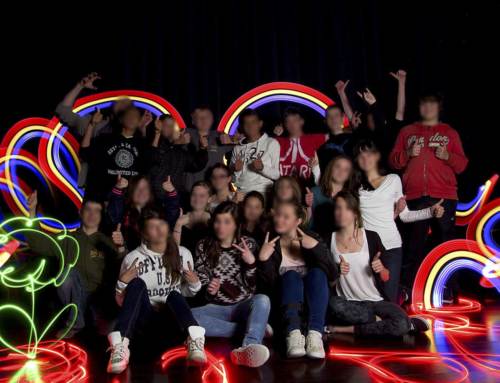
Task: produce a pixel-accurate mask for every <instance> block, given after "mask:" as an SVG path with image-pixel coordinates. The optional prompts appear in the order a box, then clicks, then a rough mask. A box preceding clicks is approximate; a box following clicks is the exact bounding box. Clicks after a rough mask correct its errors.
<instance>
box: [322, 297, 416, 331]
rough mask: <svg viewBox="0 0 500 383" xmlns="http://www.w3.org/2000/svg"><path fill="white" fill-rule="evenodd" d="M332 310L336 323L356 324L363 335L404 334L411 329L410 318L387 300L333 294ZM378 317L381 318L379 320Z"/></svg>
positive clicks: (331, 299)
mask: <svg viewBox="0 0 500 383" xmlns="http://www.w3.org/2000/svg"><path fill="white" fill-rule="evenodd" d="M329 305H330V310H331V314H332V316H333V320H334V322H335V323H336V324H339V325H346V326H351V325H352V326H354V333H355V334H356V335H361V336H363V335H364V336H402V335H405V334H407V333H408V332H409V331H410V325H411V324H410V319H409V318H408V315H406V313H405V312H404V311H403V309H402V308H401V307H399V306H398V305H396V304H394V303H391V302H386V301H378V302H372V301H348V300H347V299H345V298H342V297H338V296H332V297H331V298H330V303H329ZM376 317H379V318H380V319H381V320H380V321H377V320H376Z"/></svg>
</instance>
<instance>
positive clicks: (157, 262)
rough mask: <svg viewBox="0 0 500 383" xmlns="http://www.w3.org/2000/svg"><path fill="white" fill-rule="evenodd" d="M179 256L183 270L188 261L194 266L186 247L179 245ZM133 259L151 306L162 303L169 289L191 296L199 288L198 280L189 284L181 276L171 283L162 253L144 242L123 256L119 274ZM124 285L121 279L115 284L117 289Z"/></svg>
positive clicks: (122, 287) (185, 268) (119, 289)
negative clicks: (151, 248)
mask: <svg viewBox="0 0 500 383" xmlns="http://www.w3.org/2000/svg"><path fill="white" fill-rule="evenodd" d="M179 256H180V257H181V264H182V268H183V269H184V270H188V262H189V263H190V264H191V267H194V262H193V256H192V255H191V252H190V251H189V250H188V249H186V248H185V247H183V246H179ZM135 259H137V263H136V265H137V267H138V273H137V277H138V278H141V279H142V280H143V281H144V282H145V283H146V287H147V290H148V296H149V302H150V303H151V305H152V306H153V307H158V306H160V305H161V304H164V303H165V302H166V300H167V297H168V294H170V292H171V291H177V292H180V293H181V294H182V295H184V296H188V297H192V296H194V295H196V293H197V292H198V291H199V290H200V289H201V282H200V281H198V282H197V283H195V284H189V283H187V282H185V281H184V280H183V279H182V278H181V279H182V280H181V281H177V282H176V283H172V278H171V276H170V275H167V273H166V269H165V267H164V266H163V254H159V253H155V252H153V251H151V250H150V249H149V248H148V247H147V246H146V245H145V244H142V245H140V246H139V247H138V248H137V249H135V250H134V251H132V252H130V253H128V254H127V255H126V256H125V258H123V261H122V266H121V270H120V274H122V273H123V272H125V271H126V270H127V269H128V268H129V267H130V266H131V265H132V263H133V262H134V260H135ZM126 287H127V284H125V283H123V282H121V281H118V282H117V284H116V288H117V290H118V291H123V290H125V288H126Z"/></svg>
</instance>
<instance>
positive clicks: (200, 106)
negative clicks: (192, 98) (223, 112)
mask: <svg viewBox="0 0 500 383" xmlns="http://www.w3.org/2000/svg"><path fill="white" fill-rule="evenodd" d="M197 110H208V111H209V112H211V113H213V111H212V108H210V106H209V105H208V104H200V105H198V106H195V107H194V108H193V111H192V112H191V114H193V113H194V112H196V111H197Z"/></svg>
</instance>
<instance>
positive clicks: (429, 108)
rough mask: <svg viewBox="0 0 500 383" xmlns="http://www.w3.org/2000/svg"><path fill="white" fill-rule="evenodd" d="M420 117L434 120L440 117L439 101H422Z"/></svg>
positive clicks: (424, 119)
mask: <svg viewBox="0 0 500 383" xmlns="http://www.w3.org/2000/svg"><path fill="white" fill-rule="evenodd" d="M420 117H422V120H423V121H432V120H438V119H439V103H437V102H435V101H426V102H421V103H420Z"/></svg>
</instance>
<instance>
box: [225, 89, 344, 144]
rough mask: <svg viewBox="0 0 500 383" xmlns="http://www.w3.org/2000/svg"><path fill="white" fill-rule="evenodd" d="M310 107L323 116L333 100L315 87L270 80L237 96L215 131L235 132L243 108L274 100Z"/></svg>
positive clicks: (231, 133)
mask: <svg viewBox="0 0 500 383" xmlns="http://www.w3.org/2000/svg"><path fill="white" fill-rule="evenodd" d="M290 100H293V101H292V102H297V103H300V104H302V105H305V106H308V107H312V108H313V109H314V110H316V111H318V112H320V111H322V112H320V113H321V114H322V115H323V116H324V112H325V109H326V107H327V106H329V105H332V104H334V102H333V100H332V99H330V98H329V97H328V96H326V95H325V94H323V93H321V92H319V91H318V90H316V89H313V88H310V87H308V86H305V85H301V84H297V83H292V82H272V83H267V84H264V85H260V86H258V87H256V88H254V89H252V90H249V91H248V92H246V93H244V94H243V95H242V96H240V97H238V99H236V101H234V102H233V103H232V104H231V106H230V107H229V108H228V109H227V111H226V112H225V113H224V115H223V116H222V118H221V121H220V123H219V126H218V127H217V131H219V132H224V133H227V134H230V135H233V134H235V133H236V129H237V127H238V120H237V118H238V115H239V114H240V113H241V111H242V110H243V109H245V108H252V107H254V108H255V107H258V106H261V105H263V104H266V103H269V102H274V101H290Z"/></svg>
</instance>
